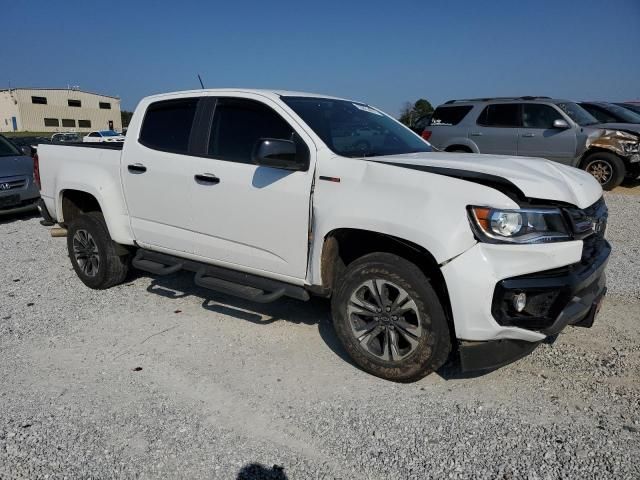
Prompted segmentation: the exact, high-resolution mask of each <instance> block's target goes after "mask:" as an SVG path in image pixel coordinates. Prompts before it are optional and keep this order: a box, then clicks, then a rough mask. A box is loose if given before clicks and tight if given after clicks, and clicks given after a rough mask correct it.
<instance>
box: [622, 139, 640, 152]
mask: <svg viewBox="0 0 640 480" xmlns="http://www.w3.org/2000/svg"><path fill="white" fill-rule="evenodd" d="M620 144H621V145H622V149H623V150H624V153H626V154H627V155H632V154H634V153H640V142H637V141H636V142H633V141H624V142H620Z"/></svg>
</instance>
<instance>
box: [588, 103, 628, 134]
mask: <svg viewBox="0 0 640 480" xmlns="http://www.w3.org/2000/svg"><path fill="white" fill-rule="evenodd" d="M578 105H580V106H581V107H582V108H584V109H585V110H586V111H587V112H589V113H590V114H591V115H592V116H593V117H594V118H595V119H596V120H598V122H599V123H601V124H603V123H606V124H629V125H625V126H623V127H622V128H632V129H633V130H634V131H638V132H640V114H637V113H634V112H632V111H630V110H628V109H626V108H624V107H620V106H619V105H615V104H613V103H606V102H579V103H578Z"/></svg>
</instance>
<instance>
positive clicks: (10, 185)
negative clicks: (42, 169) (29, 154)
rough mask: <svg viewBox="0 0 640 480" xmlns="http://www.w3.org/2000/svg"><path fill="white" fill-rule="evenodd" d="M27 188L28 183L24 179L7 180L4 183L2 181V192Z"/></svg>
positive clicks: (0, 182) (0, 186)
mask: <svg viewBox="0 0 640 480" xmlns="http://www.w3.org/2000/svg"><path fill="white" fill-rule="evenodd" d="M26 186H27V181H26V180H25V179H24V178H22V179H18V180H7V181H4V180H2V179H0V192H6V191H8V190H17V189H19V188H24V187H26Z"/></svg>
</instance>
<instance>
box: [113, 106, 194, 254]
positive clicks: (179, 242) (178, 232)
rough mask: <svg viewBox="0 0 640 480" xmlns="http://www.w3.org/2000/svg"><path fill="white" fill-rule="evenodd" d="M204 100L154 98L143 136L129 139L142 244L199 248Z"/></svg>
mask: <svg viewBox="0 0 640 480" xmlns="http://www.w3.org/2000/svg"><path fill="white" fill-rule="evenodd" d="M198 103H199V99H198V98H197V97H191V98H179V99H172V100H164V101H158V102H154V103H151V104H150V105H149V106H148V108H147V110H146V113H145V115H144V119H142V125H141V127H140V129H139V136H138V138H129V140H127V142H125V145H124V149H123V152H122V159H123V160H122V165H121V177H122V182H123V186H124V192H125V198H126V200H127V207H128V209H129V216H130V221H131V228H132V229H133V232H134V235H135V238H136V240H137V241H138V243H139V244H140V245H141V246H146V247H150V248H161V249H168V250H171V251H175V252H192V251H193V240H192V235H191V233H190V231H189V228H190V223H191V215H192V187H193V182H194V180H193V174H192V173H191V172H192V170H193V165H192V163H193V157H192V156H191V153H190V140H191V136H192V132H193V126H194V123H195V118H196V111H197V108H198Z"/></svg>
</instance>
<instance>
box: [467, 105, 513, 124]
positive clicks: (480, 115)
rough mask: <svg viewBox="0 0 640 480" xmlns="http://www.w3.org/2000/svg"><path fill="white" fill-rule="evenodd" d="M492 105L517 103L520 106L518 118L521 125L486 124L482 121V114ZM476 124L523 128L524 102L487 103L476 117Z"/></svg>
mask: <svg viewBox="0 0 640 480" xmlns="http://www.w3.org/2000/svg"><path fill="white" fill-rule="evenodd" d="M491 105H517V107H518V119H519V125H485V124H484V123H480V119H481V118H482V114H483V113H484V112H485V110H487V109H488V108H489V106H491ZM476 125H478V126H479V127H484V128H522V102H496V103H487V104H485V106H484V108H483V109H482V111H481V112H480V114H479V115H478V118H476Z"/></svg>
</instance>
